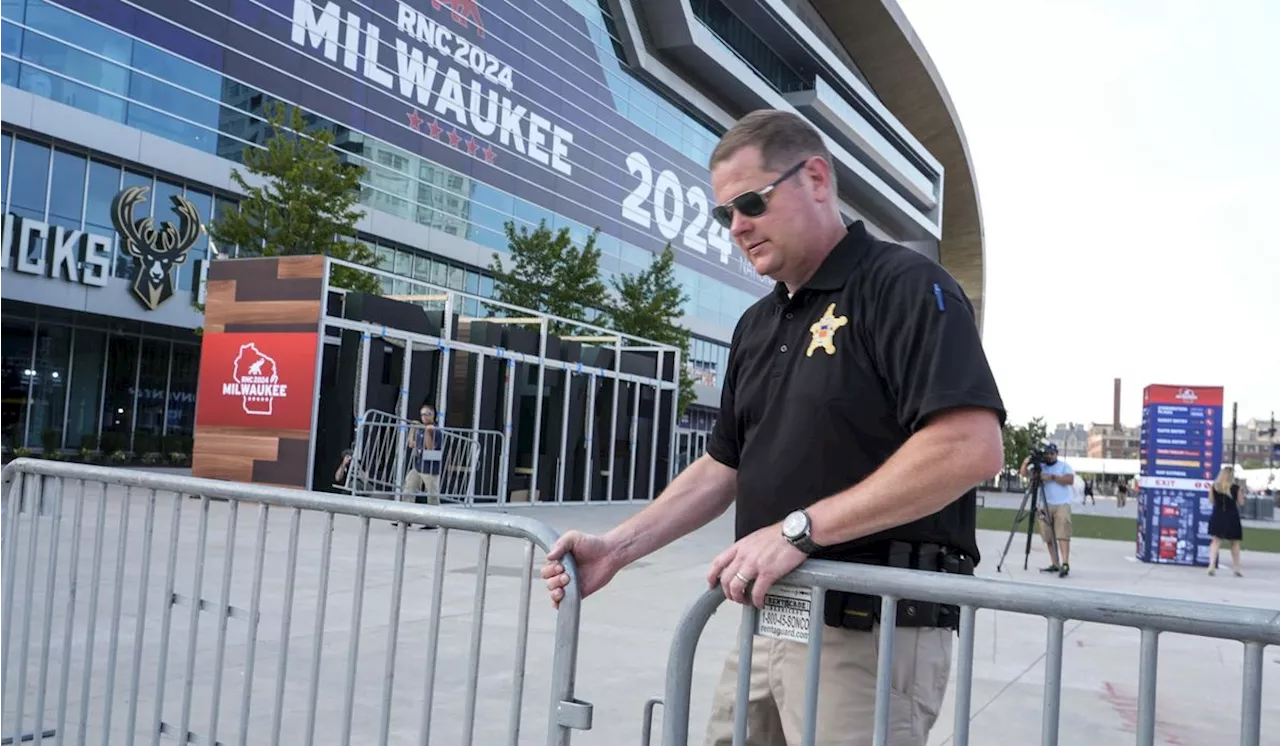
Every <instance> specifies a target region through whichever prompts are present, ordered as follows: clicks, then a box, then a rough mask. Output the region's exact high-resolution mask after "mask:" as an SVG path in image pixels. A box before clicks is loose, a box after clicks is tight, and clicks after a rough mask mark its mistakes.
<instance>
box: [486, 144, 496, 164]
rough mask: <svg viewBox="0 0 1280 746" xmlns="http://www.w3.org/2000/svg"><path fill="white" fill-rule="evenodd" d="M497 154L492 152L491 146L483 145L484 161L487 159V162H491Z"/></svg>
mask: <svg viewBox="0 0 1280 746" xmlns="http://www.w3.org/2000/svg"><path fill="white" fill-rule="evenodd" d="M497 155H498V154H497V153H495V152H493V148H492V147H490V146H488V145H486V146H484V159H485V160H486V161H488V162H489V163H493V159H494V157H495V156H497Z"/></svg>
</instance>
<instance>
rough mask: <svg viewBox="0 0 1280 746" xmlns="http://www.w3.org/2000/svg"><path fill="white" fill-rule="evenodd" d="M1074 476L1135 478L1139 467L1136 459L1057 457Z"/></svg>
mask: <svg viewBox="0 0 1280 746" xmlns="http://www.w3.org/2000/svg"><path fill="white" fill-rule="evenodd" d="M1058 458H1060V459H1061V460H1063V461H1066V462H1067V464H1068V465H1070V466H1071V471H1073V472H1075V473H1076V474H1114V475H1118V476H1129V477H1136V476H1137V475H1138V471H1139V466H1138V459H1136V458H1090V457H1088V456H1059V457H1058Z"/></svg>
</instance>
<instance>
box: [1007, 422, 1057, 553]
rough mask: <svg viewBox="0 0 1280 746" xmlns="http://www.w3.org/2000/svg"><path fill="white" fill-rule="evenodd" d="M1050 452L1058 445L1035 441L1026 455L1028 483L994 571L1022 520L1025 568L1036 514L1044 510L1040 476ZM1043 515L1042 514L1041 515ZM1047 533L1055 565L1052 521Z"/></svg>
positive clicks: (1010, 544)
mask: <svg viewBox="0 0 1280 746" xmlns="http://www.w3.org/2000/svg"><path fill="white" fill-rule="evenodd" d="M1049 453H1052V454H1054V455H1055V456H1056V455H1057V453H1058V447H1057V446H1056V445H1054V444H1053V443H1036V444H1034V445H1032V446H1031V453H1030V454H1029V455H1028V456H1027V476H1028V477H1030V480H1031V481H1030V483H1029V484H1028V485H1027V491H1026V493H1025V494H1024V495H1023V496H1022V505H1020V506H1018V512H1017V513H1015V514H1014V517H1013V526H1012V527H1010V529H1009V538H1008V539H1007V540H1006V541H1005V544H1004V551H1003V552H1001V553H1000V562H998V563H997V564H996V572H1000V571H1001V569H1002V568H1003V567H1004V560H1005V557H1006V556H1007V555H1008V554H1009V547H1010V546H1012V544H1013V537H1014V536H1015V535H1016V534H1017V533H1018V527H1019V526H1021V525H1022V524H1023V523H1024V522H1025V523H1026V530H1027V546H1026V550H1025V551H1024V553H1023V558H1022V569H1024V570H1025V569H1027V563H1028V561H1029V560H1030V557H1031V534H1032V531H1033V526H1034V525H1035V519H1036V517H1037V516H1041V514H1042V513H1043V512H1044V511H1046V508H1045V505H1046V503H1045V502H1044V480H1043V479H1042V477H1041V469H1042V468H1043V467H1044V465H1045V457H1046V456H1047V455H1048V454H1049ZM1042 517H1043V516H1042ZM1047 527H1048V533H1049V541H1048V544H1049V554H1050V556H1051V557H1053V562H1054V564H1055V565H1056V564H1057V562H1058V560H1057V547H1056V542H1055V537H1054V535H1053V522H1052V521H1048V522H1047Z"/></svg>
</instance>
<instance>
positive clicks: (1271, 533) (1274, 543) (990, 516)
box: [978, 508, 1280, 554]
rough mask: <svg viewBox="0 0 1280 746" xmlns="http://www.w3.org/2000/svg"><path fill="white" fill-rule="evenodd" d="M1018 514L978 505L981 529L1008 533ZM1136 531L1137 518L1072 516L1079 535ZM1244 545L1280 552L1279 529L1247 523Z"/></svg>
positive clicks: (1118, 537) (1127, 536)
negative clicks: (1256, 526) (1254, 526)
mask: <svg viewBox="0 0 1280 746" xmlns="http://www.w3.org/2000/svg"><path fill="white" fill-rule="evenodd" d="M1016 513H1017V511H1016V510H1013V509H1011V508H978V528H980V529H987V530H989V531H1004V532H1007V531H1008V530H1009V528H1010V527H1011V526H1013V516H1014V515H1015V514H1016ZM1026 530H1027V527H1026V524H1025V523H1024V524H1022V525H1021V526H1019V527H1018V531H1019V533H1024V532H1025V531H1026ZM1137 531H1138V528H1137V520H1136V519H1134V518H1127V517H1124V516H1105V515H1087V514H1080V513H1073V514H1072V515H1071V532H1072V535H1073V536H1074V537H1076V538H1081V539H1110V540H1112V541H1128V542H1133V541H1136V539H1137ZM1036 541H1039V539H1038V538H1037V539H1036ZM1241 546H1242V547H1243V548H1244V549H1246V550H1248V551H1251V552H1273V553H1277V554H1280V529H1270V528H1249V527H1248V526H1245V527H1244V541H1243V543H1242V544H1241Z"/></svg>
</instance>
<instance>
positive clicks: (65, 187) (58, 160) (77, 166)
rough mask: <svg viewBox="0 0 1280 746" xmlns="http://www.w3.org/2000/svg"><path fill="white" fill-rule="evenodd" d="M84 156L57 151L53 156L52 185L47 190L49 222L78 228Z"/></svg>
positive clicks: (80, 215)
mask: <svg viewBox="0 0 1280 746" xmlns="http://www.w3.org/2000/svg"><path fill="white" fill-rule="evenodd" d="M88 165H89V164H88V161H86V160H85V159H84V156H80V155H76V154H75V153H68V152H66V151H62V150H57V151H54V154H53V185H52V187H51V188H50V189H49V222H50V223H55V224H57V225H61V226H64V227H67V228H79V227H80V221H81V218H82V215H83V208H84V186H85V184H84V180H85V169H86V168H87V167H88Z"/></svg>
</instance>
